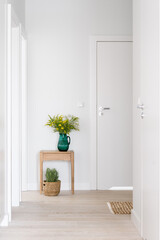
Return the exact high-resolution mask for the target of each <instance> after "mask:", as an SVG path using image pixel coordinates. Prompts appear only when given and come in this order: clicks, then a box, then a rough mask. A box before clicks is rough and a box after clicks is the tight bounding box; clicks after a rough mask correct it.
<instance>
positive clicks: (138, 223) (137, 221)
mask: <svg viewBox="0 0 160 240" xmlns="http://www.w3.org/2000/svg"><path fill="white" fill-rule="evenodd" d="M131 220H132V222H133V223H134V225H135V226H136V228H137V230H138V232H139V234H141V221H140V219H139V217H138V216H137V214H136V212H135V211H134V209H132V212H131Z"/></svg>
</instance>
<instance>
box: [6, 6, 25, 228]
mask: <svg viewBox="0 0 160 240" xmlns="http://www.w3.org/2000/svg"><path fill="white" fill-rule="evenodd" d="M13 26H14V27H16V28H17V29H18V31H19V36H18V38H19V40H18V41H19V52H18V55H19V56H18V58H19V60H18V61H19V62H20V63H19V66H18V77H19V78H20V79H21V74H22V70H21V69H22V64H21V36H23V37H24V38H25V39H26V35H25V31H24V27H23V26H22V24H21V22H20V20H19V19H18V17H17V15H16V12H15V11H14V9H13V7H12V4H6V126H5V131H6V150H5V151H6V153H5V155H6V156H5V157H6V165H5V199H6V200H5V202H6V207H5V208H6V215H7V218H6V221H5V226H7V225H8V222H10V221H11V217H12V214H11V208H12V191H14V189H12V147H13V142H12V127H13V126H12V84H13V83H12V28H13ZM26 55H27V53H26ZM26 57H27V56H26ZM26 90H27V89H26ZM21 94H22V86H21V84H20V96H21ZM17 108H18V109H19V110H20V114H21V115H20V118H22V111H21V108H22V106H21V104H19V105H18V106H17ZM20 121H21V120H20ZM20 128H21V129H20V131H21V132H22V127H21V126H20ZM21 132H20V135H22V134H21ZM20 138H21V136H20ZM26 147H27V146H26ZM21 148H22V146H21ZM18 154H20V158H21V155H22V153H21V150H20V153H18ZM26 160H27V159H26ZM18 169H19V179H18V181H19V185H20V187H19V192H18V193H17V194H16V199H18V201H19V200H21V175H22V169H21V164H20V163H19V166H18ZM26 171H27V169H26ZM15 187H16V186H15ZM18 201H17V203H18Z"/></svg>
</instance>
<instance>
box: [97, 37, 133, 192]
mask: <svg viewBox="0 0 160 240" xmlns="http://www.w3.org/2000/svg"><path fill="white" fill-rule="evenodd" d="M97 91H98V92H97V108H98V109H97V118H98V119H97V124H98V126H97V129H98V133H97V136H98V140H97V144H98V148H97V150H98V159H97V188H98V189H108V188H111V187H115V186H116V187H118V186H132V42H98V43H97ZM108 108H109V109H108Z"/></svg>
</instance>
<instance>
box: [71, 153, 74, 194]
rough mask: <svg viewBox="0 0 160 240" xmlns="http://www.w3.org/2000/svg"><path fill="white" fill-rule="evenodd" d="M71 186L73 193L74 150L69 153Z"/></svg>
mask: <svg viewBox="0 0 160 240" xmlns="http://www.w3.org/2000/svg"><path fill="white" fill-rule="evenodd" d="M71 188H72V194H74V152H72V153H71Z"/></svg>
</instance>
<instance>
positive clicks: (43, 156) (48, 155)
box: [40, 150, 74, 194]
mask: <svg viewBox="0 0 160 240" xmlns="http://www.w3.org/2000/svg"><path fill="white" fill-rule="evenodd" d="M43 161H70V162H71V190H72V194H74V152H73V151H67V152H60V151H52V150H48V151H45V150H44V151H40V193H42V191H43Z"/></svg>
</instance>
